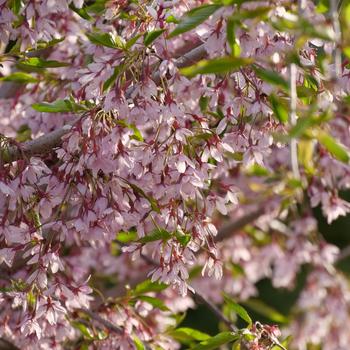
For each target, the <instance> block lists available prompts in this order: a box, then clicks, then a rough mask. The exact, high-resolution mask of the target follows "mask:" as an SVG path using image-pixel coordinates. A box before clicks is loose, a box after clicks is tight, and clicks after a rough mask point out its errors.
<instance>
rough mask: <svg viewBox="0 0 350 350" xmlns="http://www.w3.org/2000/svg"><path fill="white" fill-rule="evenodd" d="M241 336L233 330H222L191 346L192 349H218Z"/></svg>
mask: <svg viewBox="0 0 350 350" xmlns="http://www.w3.org/2000/svg"><path fill="white" fill-rule="evenodd" d="M238 338H239V336H238V335H237V334H235V333H232V332H222V333H219V334H217V335H215V336H214V337H211V338H209V339H206V340H204V341H202V342H201V343H200V344H198V345H196V346H194V347H193V348H191V350H212V349H218V347H219V346H221V345H224V344H227V343H230V342H232V341H235V340H237V339H238Z"/></svg>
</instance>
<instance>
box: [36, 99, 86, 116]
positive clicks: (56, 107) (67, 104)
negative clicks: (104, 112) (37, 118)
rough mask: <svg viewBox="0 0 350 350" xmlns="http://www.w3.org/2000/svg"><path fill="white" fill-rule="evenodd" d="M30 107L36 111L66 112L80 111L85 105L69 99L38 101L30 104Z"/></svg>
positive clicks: (83, 109) (84, 108)
mask: <svg viewBox="0 0 350 350" xmlns="http://www.w3.org/2000/svg"><path fill="white" fill-rule="evenodd" d="M32 108H33V109H34V110H36V111H38V112H46V113H68V112H82V111H85V110H86V107H85V106H83V105H80V104H77V103H75V102H72V101H70V100H67V99H66V100H56V101H54V102H40V103H34V104H32Z"/></svg>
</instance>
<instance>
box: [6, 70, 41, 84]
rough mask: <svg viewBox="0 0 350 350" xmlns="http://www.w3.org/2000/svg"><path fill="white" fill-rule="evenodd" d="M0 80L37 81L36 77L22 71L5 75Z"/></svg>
mask: <svg viewBox="0 0 350 350" xmlns="http://www.w3.org/2000/svg"><path fill="white" fill-rule="evenodd" d="M0 81H14V82H16V83H37V82H38V79H37V78H35V77H33V76H32V75H30V74H27V73H23V72H15V73H12V74H10V75H7V76H6V77H2V78H0Z"/></svg>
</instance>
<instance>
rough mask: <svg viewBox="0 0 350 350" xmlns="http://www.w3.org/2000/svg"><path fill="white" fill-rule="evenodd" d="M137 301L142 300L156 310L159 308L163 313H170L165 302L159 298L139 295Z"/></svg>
mask: <svg viewBox="0 0 350 350" xmlns="http://www.w3.org/2000/svg"><path fill="white" fill-rule="evenodd" d="M137 300H142V301H144V302H146V303H148V304H150V305H152V306H154V307H155V308H158V309H159V310H162V311H169V308H168V307H167V306H166V305H165V304H164V302H163V301H162V300H160V299H158V298H155V297H150V296H149V295H139V296H137Z"/></svg>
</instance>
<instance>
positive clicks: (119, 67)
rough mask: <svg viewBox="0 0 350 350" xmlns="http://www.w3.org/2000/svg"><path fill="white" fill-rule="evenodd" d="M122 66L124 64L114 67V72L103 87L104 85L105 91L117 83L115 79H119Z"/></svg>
mask: <svg viewBox="0 0 350 350" xmlns="http://www.w3.org/2000/svg"><path fill="white" fill-rule="evenodd" d="M122 67H124V66H123V65H120V66H116V67H115V68H114V72H113V74H112V75H111V76H110V77H109V78H108V79H107V80H106V81H105V82H104V83H103V87H102V91H103V92H106V91H107V90H108V89H109V88H110V87H111V86H112V85H113V84H114V83H115V80H116V79H117V77H118V75H119V73H120V71H121V69H122Z"/></svg>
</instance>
